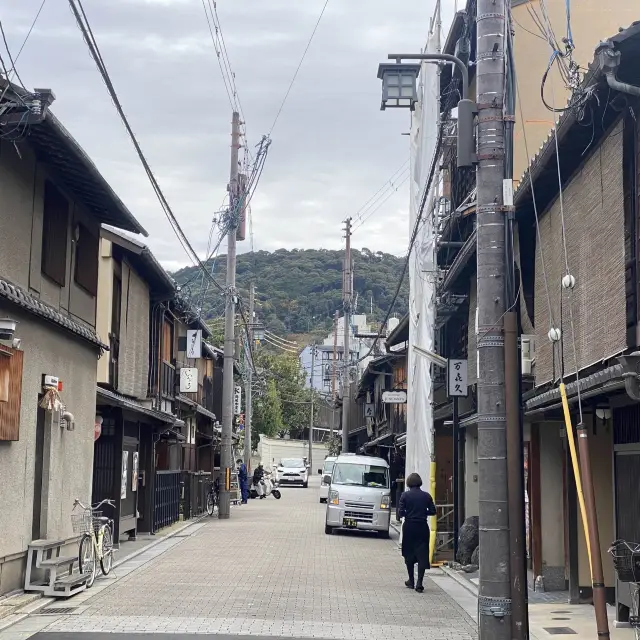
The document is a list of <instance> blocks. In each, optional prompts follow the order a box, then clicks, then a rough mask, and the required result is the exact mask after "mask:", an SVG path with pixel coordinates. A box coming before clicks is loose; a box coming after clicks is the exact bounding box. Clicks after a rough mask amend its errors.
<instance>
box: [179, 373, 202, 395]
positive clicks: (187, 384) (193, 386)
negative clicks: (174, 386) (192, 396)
mask: <svg viewBox="0 0 640 640" xmlns="http://www.w3.org/2000/svg"><path fill="white" fill-rule="evenodd" d="M197 391H198V370H197V369H196V368H194V367H182V369H180V393H197Z"/></svg>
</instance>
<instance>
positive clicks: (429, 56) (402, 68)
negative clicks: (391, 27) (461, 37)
mask: <svg viewBox="0 0 640 640" xmlns="http://www.w3.org/2000/svg"><path fill="white" fill-rule="evenodd" d="M388 57H389V60H395V63H392V62H383V63H381V64H380V65H379V67H378V78H380V79H381V80H382V103H381V105H380V108H381V109H382V110H383V111H384V110H385V109H387V108H404V109H411V111H413V110H414V109H415V106H416V103H417V102H418V91H417V81H418V74H419V73H420V66H421V65H420V64H419V63H403V62H402V60H421V61H424V60H427V61H432V62H449V63H452V64H455V65H456V66H457V67H458V69H459V70H460V74H461V76H462V100H460V102H458V149H457V151H458V167H459V168H461V167H472V166H473V165H474V164H475V162H476V155H475V142H474V138H473V118H474V116H475V114H476V113H477V108H476V105H475V103H474V102H473V101H472V100H469V98H468V95H469V71H468V70H467V67H466V65H465V64H464V62H462V60H460V58H456V57H455V56H452V55H449V54H447V53H403V54H397V53H390V54H389V56H388Z"/></svg>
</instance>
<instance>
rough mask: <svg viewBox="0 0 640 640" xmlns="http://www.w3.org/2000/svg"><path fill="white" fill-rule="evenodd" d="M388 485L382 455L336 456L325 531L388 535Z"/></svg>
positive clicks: (386, 467)
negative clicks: (345, 530) (361, 531)
mask: <svg viewBox="0 0 640 640" xmlns="http://www.w3.org/2000/svg"><path fill="white" fill-rule="evenodd" d="M390 512H391V484H390V479H389V465H388V463H387V461H386V460H383V459H382V458H374V457H370V456H356V455H354V454H342V455H339V456H338V458H337V459H336V461H335V463H334V465H333V471H332V474H331V486H330V487H329V495H328V500H327V515H326V519H325V526H324V532H325V533H326V534H329V535H330V534H332V533H333V532H334V531H335V530H336V529H362V530H365V531H377V532H378V533H379V534H380V535H381V536H382V537H384V538H388V537H389V522H390V520H391V517H390Z"/></svg>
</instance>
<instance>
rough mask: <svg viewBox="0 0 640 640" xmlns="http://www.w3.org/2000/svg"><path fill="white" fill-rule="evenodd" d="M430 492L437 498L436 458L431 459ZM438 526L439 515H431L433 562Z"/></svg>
mask: <svg viewBox="0 0 640 640" xmlns="http://www.w3.org/2000/svg"><path fill="white" fill-rule="evenodd" d="M429 476H430V477H429V493H430V494H431V497H432V498H433V501H434V502H435V500H436V462H435V460H432V461H431V469H430V474H429ZM437 528H438V515H437V514H436V515H435V516H431V526H430V527H429V530H430V532H431V536H430V540H429V562H433V555H434V553H435V550H436V530H437Z"/></svg>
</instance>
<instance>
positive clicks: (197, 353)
mask: <svg viewBox="0 0 640 640" xmlns="http://www.w3.org/2000/svg"><path fill="white" fill-rule="evenodd" d="M187 358H202V330H200V329H187Z"/></svg>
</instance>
